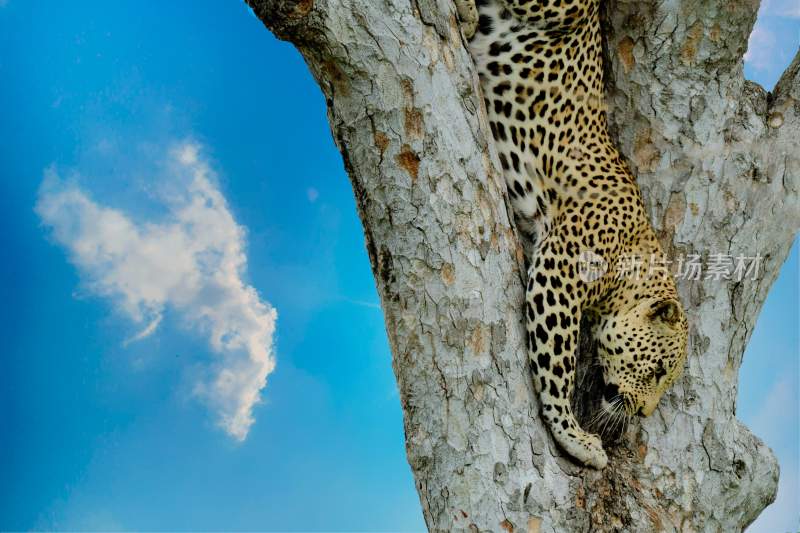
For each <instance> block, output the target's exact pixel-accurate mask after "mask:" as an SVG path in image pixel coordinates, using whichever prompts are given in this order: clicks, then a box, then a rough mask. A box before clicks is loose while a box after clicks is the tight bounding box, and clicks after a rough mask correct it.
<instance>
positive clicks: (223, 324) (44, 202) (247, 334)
mask: <svg viewBox="0 0 800 533" xmlns="http://www.w3.org/2000/svg"><path fill="white" fill-rule="evenodd" d="M200 154H201V149H200V146H198V145H197V144H195V143H183V144H181V145H180V146H178V147H177V148H176V149H175V150H173V151H172V152H171V153H170V155H169V158H168V162H167V168H168V169H169V181H170V185H171V186H172V188H171V189H170V190H171V191H172V192H171V193H170V195H169V197H168V198H165V200H164V205H165V207H166V208H167V212H168V215H167V217H166V220H164V221H161V222H157V223H155V222H140V223H137V222H135V221H134V220H132V219H131V218H130V217H129V216H128V215H126V214H125V213H124V212H122V211H120V210H117V209H113V208H110V207H106V206H103V205H100V204H98V203H97V202H95V201H94V200H93V199H92V198H91V197H90V196H89V195H88V194H87V193H86V192H84V191H83V190H82V189H81V188H80V187H79V186H77V185H76V184H74V183H68V182H65V181H63V180H61V179H60V178H59V176H58V175H57V173H56V171H55V170H54V169H49V170H48V171H47V172H46V176H45V180H44V182H43V184H42V187H41V190H40V193H39V200H38V202H37V205H36V212H37V213H38V214H39V216H40V217H41V219H42V221H43V222H44V223H45V224H46V225H47V226H49V227H50V228H51V229H52V234H53V236H54V237H55V239H56V241H58V242H59V243H60V244H61V245H63V246H64V247H65V248H67V249H68V251H69V254H70V259H71V261H72V262H73V263H74V264H75V266H76V267H77V268H78V269H79V271H80V272H81V274H82V278H83V280H84V283H85V284H86V286H87V287H88V289H89V291H90V292H92V293H93V294H96V295H99V296H103V297H106V298H109V299H110V300H111V301H112V302H113V303H114V304H115V307H116V308H117V309H118V310H119V311H120V312H121V313H122V314H124V315H125V316H127V317H128V318H130V319H131V320H132V321H134V322H135V323H137V324H140V325H143V327H142V329H141V331H140V332H139V333H138V334H136V335H134V336H133V337H132V338H130V339H128V341H126V342H135V341H137V340H140V339H143V338H145V337H147V336H148V335H150V334H152V333H153V332H154V331H155V330H156V329H157V328H158V326H159V323H160V321H161V317H162V315H163V312H164V310H165V309H167V308H170V309H172V310H174V311H176V312H177V314H178V315H179V316H180V317H181V318H182V319H183V320H184V321H185V322H186V324H188V325H189V326H190V327H192V328H193V329H196V330H197V331H200V332H202V333H204V334H206V335H208V336H209V342H210V345H211V348H212V350H213V352H214V353H215V354H216V355H217V359H216V360H215V362H214V364H213V365H212V367H211V368H210V369H209V370H210V372H211V374H212V375H211V376H210V377H209V378H208V379H207V380H205V381H203V382H199V383H197V384H196V387H195V392H196V393H197V394H198V395H199V396H201V397H202V398H203V399H204V400H205V401H206V402H207V403H208V404H209V405H210V406H211V408H212V409H213V410H214V411H215V412H216V414H217V416H218V419H219V425H220V426H221V427H222V428H223V429H224V430H225V431H226V432H227V433H229V434H230V435H231V436H232V437H234V438H236V439H238V440H243V439H244V438H245V437H246V436H247V433H248V430H249V428H250V426H251V425H252V424H253V421H254V420H253V414H252V411H253V406H254V405H255V404H256V403H257V402H258V401H259V398H260V393H261V390H262V389H263V388H264V386H265V384H266V378H267V375H268V374H269V373H270V372H272V370H273V368H274V366H275V360H274V356H273V352H272V337H273V333H274V330H275V321H276V318H277V314H276V312H275V310H274V309H273V308H272V307H271V306H270V305H269V304H268V303H267V302H264V301H262V300H261V299H260V298H259V295H258V293H257V292H256V290H255V289H254V288H253V287H251V286H249V285H247V284H245V283H244V282H243V281H242V279H241V276H242V274H243V272H244V271H245V268H246V265H247V257H246V255H245V251H244V230H243V228H242V227H241V226H239V225H238V224H237V223H236V221H235V220H234V218H233V216H232V214H231V212H230V211H229V210H228V205H227V202H226V201H225V198H224V197H223V195H222V194H221V193H220V191H219V190H218V189H217V188H216V187H215V186H214V184H213V182H212V177H213V175H212V171H211V169H210V167H209V166H208V164H207V163H206V162H205V161H204V160H203V159H202V158H201V156H200Z"/></svg>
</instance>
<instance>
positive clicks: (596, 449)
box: [559, 432, 608, 470]
mask: <svg viewBox="0 0 800 533" xmlns="http://www.w3.org/2000/svg"><path fill="white" fill-rule="evenodd" d="M562 435H563V437H564V440H559V443H560V444H561V446H562V447H563V448H564V449H565V450H566V451H567V452H568V453H569V454H570V455H571V456H572V457H574V458H575V459H577V460H578V461H579V462H580V463H583V464H585V465H587V466H591V467H593V468H596V469H598V470H602V469H603V468H605V467H606V465H607V464H608V456H607V455H606V452H605V450H603V442H602V441H601V440H600V437H598V436H597V435H594V434H592V433H585V432H581V433H578V435H577V436H576V437H575V438H571V437H568V436H566V434H562Z"/></svg>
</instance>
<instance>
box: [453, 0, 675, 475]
mask: <svg viewBox="0 0 800 533" xmlns="http://www.w3.org/2000/svg"><path fill="white" fill-rule="evenodd" d="M456 5H457V7H458V11H459V15H460V16H461V19H462V28H463V30H464V33H465V36H466V37H468V38H469V49H470V52H471V54H472V56H473V58H474V60H475V63H476V66H477V69H478V72H479V75H480V79H481V86H482V89H483V95H484V103H485V107H486V112H487V114H488V118H489V125H490V127H491V132H492V136H493V137H494V140H495V145H496V148H497V152H498V155H499V158H500V164H501V165H502V169H503V174H504V177H505V180H506V183H507V185H508V194H509V196H510V198H511V203H512V205H513V207H514V212H515V219H516V221H517V225H518V227H519V228H520V230H521V231H523V232H524V233H526V234H527V235H528V237H529V238H530V239H531V240H532V241H533V242H534V243H535V244H534V246H533V249H532V253H531V257H530V258H529V259H530V269H529V271H528V286H527V295H526V306H525V315H526V318H527V320H526V322H527V346H528V354H529V357H530V365H531V368H532V370H533V377H534V378H533V379H534V383H535V386H536V389H537V391H538V393H539V396H540V400H541V409H542V417H543V418H544V420H545V421H546V423H547V424H548V426H549V428H550V431H551V433H552V435H553V437H554V438H555V440H556V441H557V442H558V443H559V444H560V445H561V446H562V447H563V448H564V449H565V450H566V451H567V452H568V453H569V454H570V455H571V456H572V457H574V458H575V459H577V460H578V461H579V462H581V463H584V464H587V465H591V466H593V467H596V468H604V467H605V466H606V464H607V455H606V453H605V451H604V450H603V447H602V443H601V440H600V438H599V437H598V436H597V435H595V434H592V433H589V432H587V431H585V430H584V429H582V428H581V427H580V425H579V424H578V422H577V421H576V420H575V417H574V415H573V412H572V408H571V407H570V399H571V397H572V394H573V389H574V387H575V350H576V348H577V343H578V331H579V327H580V322H581V318H582V316H584V315H587V316H589V317H590V318H591V319H592V324H593V325H592V331H593V334H594V336H595V339H596V341H597V343H598V346H599V348H598V351H599V355H600V364H601V366H602V371H603V379H604V382H605V393H604V399H603V409H604V410H605V412H606V413H607V415H608V416H615V417H616V416H624V417H626V418H629V417H631V416H633V415H635V414H639V415H644V416H647V415H650V414H651V413H652V412H653V410H654V409H655V407H656V405H657V404H658V401H659V399H660V398H661V396H662V395H663V393H664V392H665V391H666V389H667V388H668V387H669V386H670V385H671V384H672V383H673V382H674V380H675V379H676V378H677V377H678V376H679V375H680V373H681V371H682V368H683V364H684V360H685V354H686V338H687V329H688V327H687V320H686V316H685V313H684V311H683V308H682V306H681V303H680V301H679V299H678V295H677V291H676V289H675V283H674V280H673V278H672V276H671V275H670V274H669V273H668V272H666V269H664V268H663V266H661V267H659V268H657V269H656V268H654V267H658V266H659V265H661V261H662V260H663V252H662V249H661V246H660V244H659V242H658V240H657V239H656V235H655V232H654V231H653V228H652V226H651V224H650V221H649V219H648V217H647V213H646V212H645V209H644V203H643V201H642V196H641V193H640V191H639V187H638V185H637V183H636V180H635V178H634V177H633V175H632V174H631V172H630V170H629V168H628V166H627V164H626V163H625V161H624V160H623V158H622V157H621V155H620V153H619V151H618V150H617V148H616V147H615V145H614V144H613V142H612V141H611V139H610V137H609V134H608V125H607V118H606V109H605V104H604V98H603V63H602V61H603V58H602V41H601V39H602V36H601V32H600V21H599V0H478V2H477V4H475V3H474V0H456ZM587 261H588V262H594V265H595V267H597V268H596V269H595V270H592V269H591V268H588V267H587ZM625 261H636V262H637V263H636V264H637V265H638V266H637V270H636V272H621V270H620V268H619V266H620V265H621V264H623V263H624V262H625Z"/></svg>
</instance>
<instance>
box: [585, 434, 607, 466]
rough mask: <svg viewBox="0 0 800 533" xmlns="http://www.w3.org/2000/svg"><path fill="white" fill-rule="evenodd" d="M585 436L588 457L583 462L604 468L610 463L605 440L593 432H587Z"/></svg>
mask: <svg viewBox="0 0 800 533" xmlns="http://www.w3.org/2000/svg"><path fill="white" fill-rule="evenodd" d="M583 438H585V439H586V441H585V442H584V445H585V446H586V458H585V459H583V463H584V464H585V465H587V466H592V467H594V468H596V469H598V470H602V469H604V468H605V467H606V465H608V455H606V451H605V450H604V449H603V441H601V440H600V437H598V436H597V435H594V434H592V433H585V434H584V435H583Z"/></svg>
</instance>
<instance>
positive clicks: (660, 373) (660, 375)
mask: <svg viewBox="0 0 800 533" xmlns="http://www.w3.org/2000/svg"><path fill="white" fill-rule="evenodd" d="M653 374H654V375H655V378H656V379H661V378H663V377H664V376H666V375H667V371H666V370H665V369H664V367H663V366H659V367H658V368H657V369H656V371H655V372H654V373H653Z"/></svg>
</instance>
